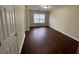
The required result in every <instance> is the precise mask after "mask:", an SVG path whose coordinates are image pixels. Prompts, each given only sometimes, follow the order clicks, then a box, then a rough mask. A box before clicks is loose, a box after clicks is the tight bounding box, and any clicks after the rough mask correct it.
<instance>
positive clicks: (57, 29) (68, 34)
mask: <svg viewBox="0 0 79 59" xmlns="http://www.w3.org/2000/svg"><path fill="white" fill-rule="evenodd" d="M51 28H52V27H51ZM52 29H55V30H57V31H59V32H61V33H63V34H65V35H67V36H69V37H71V38H73V39H74V40H76V41H78V42H79V39H77V38H75V37H73V36H71V35H69V34H67V33H65V32H63V31H61V30H58V29H56V28H52Z"/></svg>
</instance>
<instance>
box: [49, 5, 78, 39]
mask: <svg viewBox="0 0 79 59" xmlns="http://www.w3.org/2000/svg"><path fill="white" fill-rule="evenodd" d="M49 24H50V27H52V28H54V29H56V30H58V31H60V32H62V33H65V34H66V35H68V36H70V37H72V38H74V39H76V40H79V6H64V7H62V8H58V9H56V10H53V11H51V12H50V21H49Z"/></svg>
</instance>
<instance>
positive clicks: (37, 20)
mask: <svg viewBox="0 0 79 59" xmlns="http://www.w3.org/2000/svg"><path fill="white" fill-rule="evenodd" d="M33 17H34V23H45V14H34V15H33Z"/></svg>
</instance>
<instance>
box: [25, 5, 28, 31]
mask: <svg viewBox="0 0 79 59" xmlns="http://www.w3.org/2000/svg"><path fill="white" fill-rule="evenodd" d="M25 31H29V9H28V7H27V6H26V7H25Z"/></svg>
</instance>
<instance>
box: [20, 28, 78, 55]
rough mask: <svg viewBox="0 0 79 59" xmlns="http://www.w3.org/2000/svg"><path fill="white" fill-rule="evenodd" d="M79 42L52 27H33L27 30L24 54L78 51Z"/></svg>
mask: <svg viewBox="0 0 79 59" xmlns="http://www.w3.org/2000/svg"><path fill="white" fill-rule="evenodd" d="M77 47H78V42H77V41H76V40H74V39H72V38H70V37H68V36H66V35H64V34H62V33H60V32H58V31H56V30H54V29H52V28H50V27H37V28H31V30H30V31H29V32H26V37H25V41H24V44H23V48H22V52H21V53H22V54H71V53H76V51H77Z"/></svg>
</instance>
